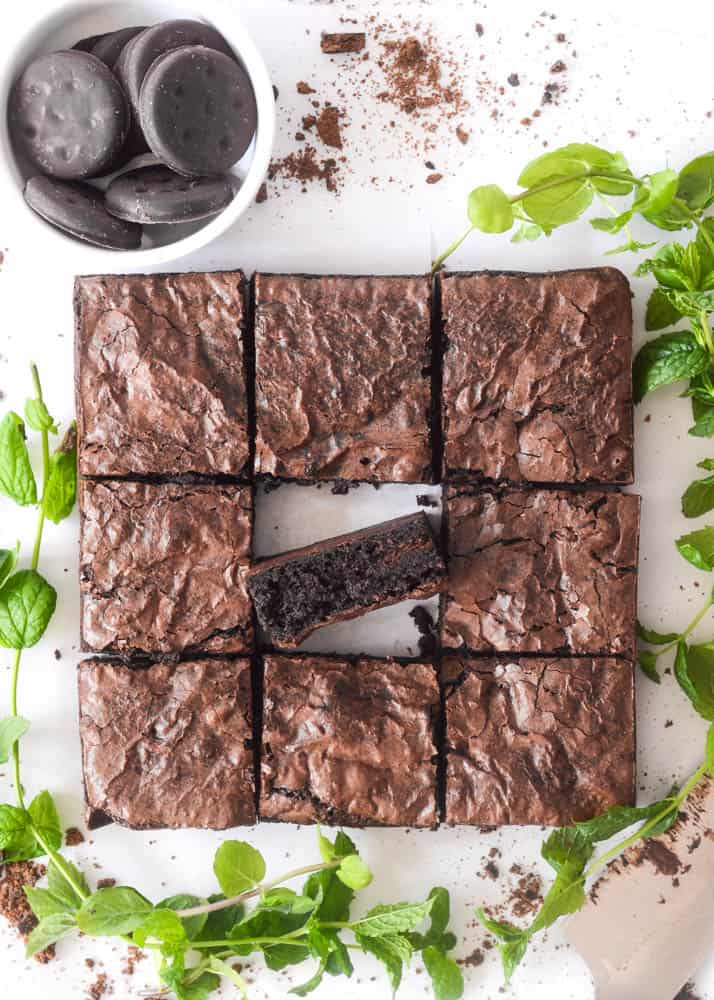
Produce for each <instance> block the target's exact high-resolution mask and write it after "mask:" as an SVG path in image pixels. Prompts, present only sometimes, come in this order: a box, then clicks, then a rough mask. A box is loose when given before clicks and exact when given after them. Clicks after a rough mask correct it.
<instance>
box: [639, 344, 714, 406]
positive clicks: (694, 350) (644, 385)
mask: <svg viewBox="0 0 714 1000" xmlns="http://www.w3.org/2000/svg"><path fill="white" fill-rule="evenodd" d="M708 367H709V355H708V354H707V352H706V351H705V350H704V348H703V347H700V345H699V344H698V343H697V341H696V339H695V338H694V336H693V335H692V334H691V333H689V332H688V331H678V332H676V333H663V334H662V335H661V336H659V337H655V338H654V340H650V341H648V342H647V343H646V344H644V345H643V346H642V347H641V348H640V350H639V351H638V352H637V356H636V357H635V361H634V364H633V367H632V378H633V391H634V399H635V402H636V403H640V402H641V401H642V400H643V399H644V397H645V396H646V395H647V393H648V392H652V391H653V390H654V389H658V388H659V387H660V386H663V385H669V384H670V383H672V382H679V381H680V380H681V379H685V378H693V377H694V376H695V375H699V374H700V373H701V372H703V371H706V369H707V368H708Z"/></svg>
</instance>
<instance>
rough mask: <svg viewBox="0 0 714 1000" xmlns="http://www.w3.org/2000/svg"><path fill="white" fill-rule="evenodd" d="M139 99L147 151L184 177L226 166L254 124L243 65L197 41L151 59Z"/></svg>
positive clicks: (243, 148)
mask: <svg viewBox="0 0 714 1000" xmlns="http://www.w3.org/2000/svg"><path fill="white" fill-rule="evenodd" d="M139 104H140V113H141V125H142V128H143V130H144V135H145V136H146V141H147V142H148V143H149V146H150V148H151V151H152V152H153V153H155V155H156V156H158V157H159V159H160V160H163V162H164V163H166V164H167V165H168V166H169V167H171V169H172V170H175V171H176V172H177V173H179V174H185V175H186V176H188V177H200V176H201V175H203V174H206V175H215V174H220V173H224V172H225V171H226V170H228V169H229V167H231V166H232V165H233V164H234V163H235V162H236V161H237V160H239V159H240V158H241V156H242V155H243V153H245V151H246V149H247V148H248V146H249V145H250V141H251V139H252V138H253V134H254V133H255V128H256V124H257V115H258V112H257V108H256V104H255V95H254V94H253V88H252V87H251V84H250V80H249V79H248V75H247V73H246V71H245V70H244V69H243V67H242V66H240V65H239V64H238V63H237V62H235V61H234V60H233V59H229V58H228V56H226V55H224V54H223V53H222V52H216V51H215V49H208V48H206V47H205V46H202V45H185V46H183V48H180V49H174V50H173V51H171V52H167V53H166V54H165V55H163V56H161V57H160V58H159V59H157V60H156V62H154V63H153V64H152V66H151V68H150V70H149V71H148V73H147V74H146V76H145V77H144V83H143V84H142V87H141V97H140V101H139Z"/></svg>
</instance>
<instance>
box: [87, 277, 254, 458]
mask: <svg viewBox="0 0 714 1000" xmlns="http://www.w3.org/2000/svg"><path fill="white" fill-rule="evenodd" d="M243 284H244V283H243V275H242V273H241V272H240V271H217V272H214V273H210V272H209V273H196V274H191V273H188V274H165V275H104V276H101V275H99V276H96V277H91V276H90V277H83V278H78V279H77V280H76V282H75V323H76V325H75V330H76V334H75V351H76V363H75V378H76V394H77V421H78V432H79V470H80V472H81V474H82V475H85V476H126V475H145V476H156V475H164V476H172V477H176V476H177V475H183V474H186V473H197V474H200V475H232V476H240V475H242V474H243V473H244V472H245V470H246V465H247V462H248V452H249V446H248V404H247V395H246V378H245V369H244V364H243V356H244V349H245V348H244V339H243V337H244V334H243V329H244V323H245V305H244V299H243Z"/></svg>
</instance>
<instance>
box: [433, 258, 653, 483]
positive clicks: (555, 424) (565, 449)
mask: <svg viewBox="0 0 714 1000" xmlns="http://www.w3.org/2000/svg"><path fill="white" fill-rule="evenodd" d="M439 281H440V286H441V303H442V307H441V308H442V318H443V323H444V330H445V348H444V357H443V394H442V421H443V434H444V463H443V464H444V475H445V476H446V477H447V478H451V479H453V478H469V477H470V478H474V477H479V478H483V479H493V480H510V481H512V482H520V481H522V480H525V481H528V482H532V483H581V482H591V481H592V482H599V483H631V482H632V479H633V416H632V376H631V366H632V306H631V301H630V300H631V294H630V286H629V285H628V283H627V279H626V278H625V277H624V275H622V274H621V273H620V272H619V271H617V270H615V269H614V268H609V267H599V268H592V269H590V270H583V271H562V272H558V273H555V274H509V273H494V274H491V273H476V274H447V275H440V277H439Z"/></svg>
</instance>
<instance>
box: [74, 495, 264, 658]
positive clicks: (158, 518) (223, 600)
mask: <svg viewBox="0 0 714 1000" xmlns="http://www.w3.org/2000/svg"><path fill="white" fill-rule="evenodd" d="M79 509H80V518H81V539H80V594H81V622H82V629H81V631H82V648H83V649H88V650H92V651H94V652H120V653H132V652H139V653H153V654H162V653H163V654H176V653H181V652H187V651H189V652H190V651H197V650H200V651H203V652H212V653H227V652H233V653H237V652H244V651H247V650H250V649H251V648H252V646H253V618H252V608H251V603H250V597H249V596H248V591H247V589H246V582H245V574H246V573H247V570H248V565H249V561H250V546H251V525H252V500H251V494H250V488H249V487H247V486H198V485H179V484H169V483H166V484H149V483H130V482H121V481H106V482H92V481H87V480H84V481H80V486H79Z"/></svg>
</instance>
